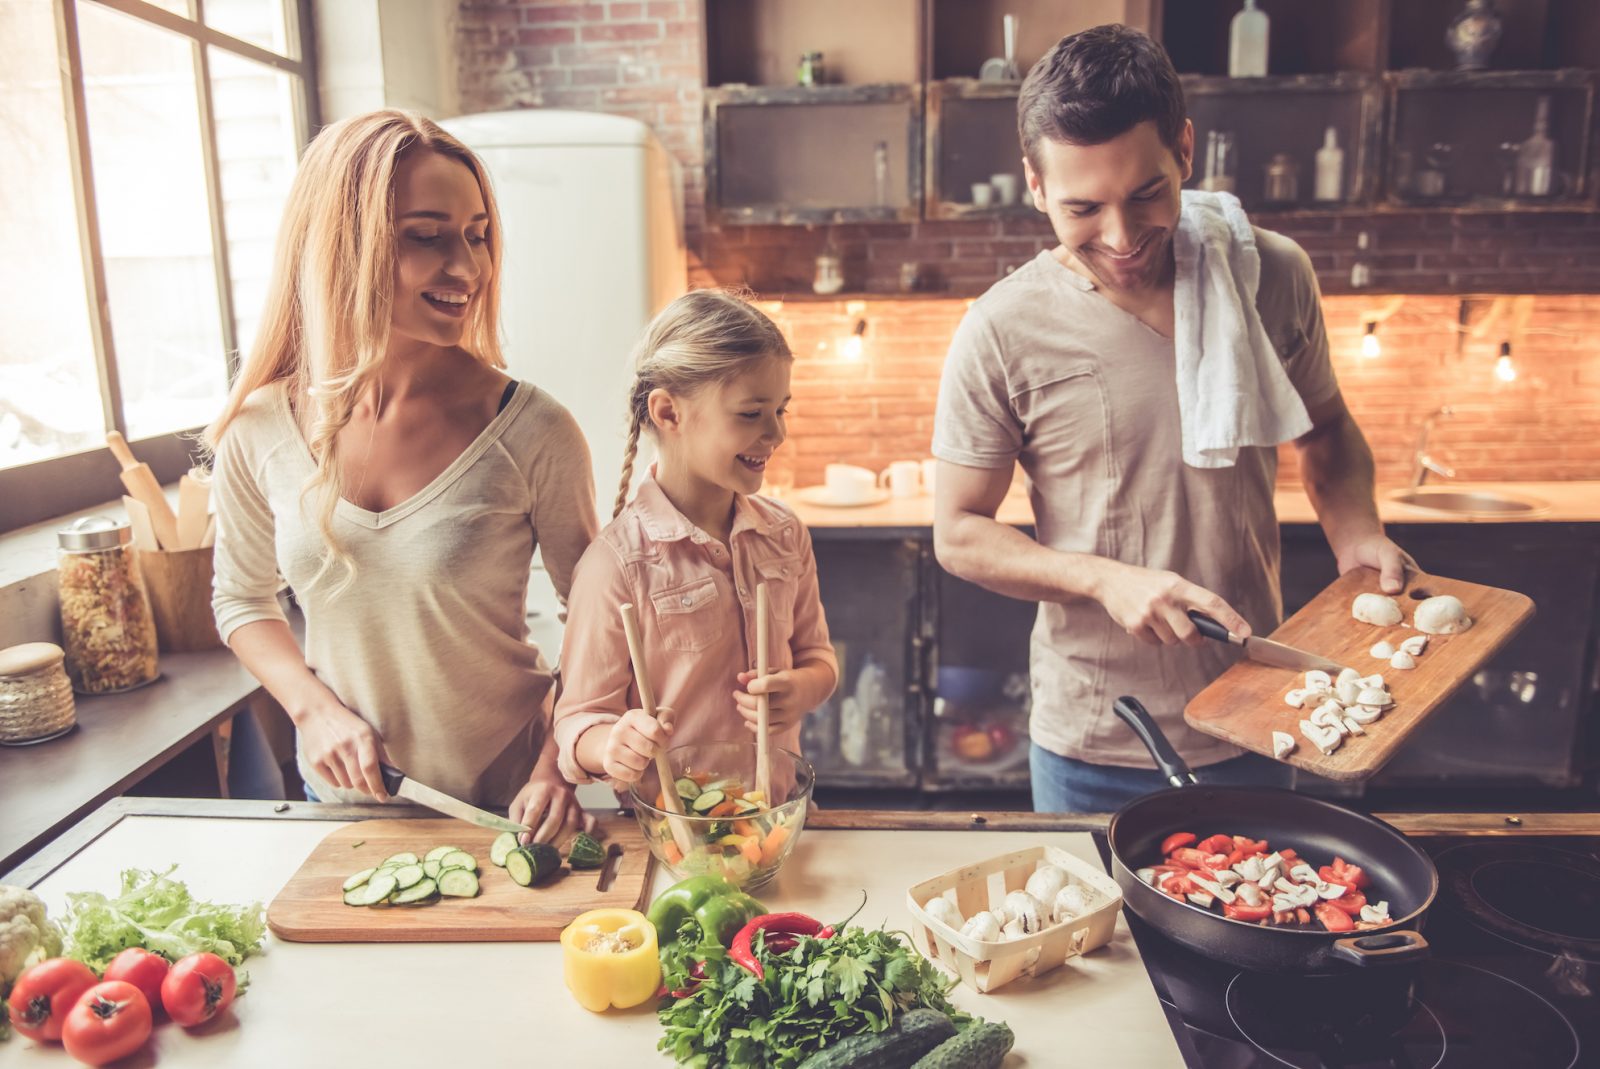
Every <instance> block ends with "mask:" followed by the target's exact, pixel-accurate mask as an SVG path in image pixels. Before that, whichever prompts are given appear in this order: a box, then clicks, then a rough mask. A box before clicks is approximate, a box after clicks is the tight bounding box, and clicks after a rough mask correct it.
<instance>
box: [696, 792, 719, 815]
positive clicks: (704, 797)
mask: <svg viewBox="0 0 1600 1069" xmlns="http://www.w3.org/2000/svg"><path fill="white" fill-rule="evenodd" d="M723 797H724V796H723V793H722V792H721V791H713V790H704V791H701V792H700V795H699V797H697V798H696V799H695V800H694V811H695V812H696V813H709V812H711V811H712V810H713V809H715V808H717V806H719V805H721V804H722V799H723Z"/></svg>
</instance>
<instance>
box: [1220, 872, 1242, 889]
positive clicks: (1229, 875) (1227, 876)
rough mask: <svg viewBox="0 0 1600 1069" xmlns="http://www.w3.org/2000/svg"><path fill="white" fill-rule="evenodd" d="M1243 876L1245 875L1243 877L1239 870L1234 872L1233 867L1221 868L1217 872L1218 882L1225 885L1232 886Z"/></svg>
mask: <svg viewBox="0 0 1600 1069" xmlns="http://www.w3.org/2000/svg"><path fill="white" fill-rule="evenodd" d="M1242 878H1243V877H1241V876H1240V875H1239V874H1238V873H1237V872H1234V871H1233V870H1232V869H1220V870H1218V872H1217V882H1218V883H1220V884H1221V885H1222V886H1224V887H1232V886H1233V885H1234V884H1236V883H1238V882H1239V881H1240V880H1241V879H1242Z"/></svg>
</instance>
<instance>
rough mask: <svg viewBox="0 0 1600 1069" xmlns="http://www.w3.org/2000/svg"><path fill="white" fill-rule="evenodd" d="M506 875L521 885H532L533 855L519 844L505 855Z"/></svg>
mask: <svg viewBox="0 0 1600 1069" xmlns="http://www.w3.org/2000/svg"><path fill="white" fill-rule="evenodd" d="M506 875H507V876H510V877H511V879H512V881H513V882H515V883H517V884H519V885H521V886H523V887H532V886H533V855H532V854H530V853H528V852H527V851H526V850H524V849H522V847H520V846H519V847H517V848H516V849H515V850H513V851H511V853H509V854H507V855H506Z"/></svg>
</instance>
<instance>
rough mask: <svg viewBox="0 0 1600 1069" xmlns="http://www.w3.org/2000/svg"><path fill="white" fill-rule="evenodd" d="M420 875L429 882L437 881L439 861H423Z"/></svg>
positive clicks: (434, 859)
mask: <svg viewBox="0 0 1600 1069" xmlns="http://www.w3.org/2000/svg"><path fill="white" fill-rule="evenodd" d="M422 874H423V875H424V876H426V877H428V879H430V880H437V879H438V878H439V860H438V859H437V858H433V859H430V860H428V861H424V862H423V863H422Z"/></svg>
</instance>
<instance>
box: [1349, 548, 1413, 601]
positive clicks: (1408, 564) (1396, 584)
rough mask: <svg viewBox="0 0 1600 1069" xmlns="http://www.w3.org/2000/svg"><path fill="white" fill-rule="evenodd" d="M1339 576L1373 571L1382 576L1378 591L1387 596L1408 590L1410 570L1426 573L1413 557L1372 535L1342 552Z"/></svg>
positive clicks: (1379, 579) (1379, 576)
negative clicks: (1408, 570)
mask: <svg viewBox="0 0 1600 1069" xmlns="http://www.w3.org/2000/svg"><path fill="white" fill-rule="evenodd" d="M1337 560H1338V562H1339V574H1340V575H1344V574H1345V573H1346V572H1351V571H1354V570H1355V569H1357V568H1371V569H1373V570H1374V571H1376V572H1377V573H1378V588H1379V589H1380V590H1382V591H1383V592H1384V593H1385V594H1398V593H1400V591H1402V590H1404V589H1405V588H1406V570H1407V569H1410V570H1411V571H1413V572H1420V571H1421V570H1422V569H1421V568H1419V567H1418V566H1417V562H1416V561H1415V560H1413V559H1412V557H1411V554H1409V553H1407V552H1406V551H1405V550H1403V549H1401V548H1400V547H1399V546H1397V545H1395V544H1394V542H1393V541H1392V540H1391V539H1390V538H1389V537H1388V536H1387V535H1383V534H1376V535H1371V536H1369V537H1367V538H1364V539H1362V540H1361V541H1359V542H1355V543H1353V544H1351V545H1350V546H1348V547H1347V548H1345V549H1343V550H1341V551H1340V552H1339V553H1338V555H1337Z"/></svg>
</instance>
